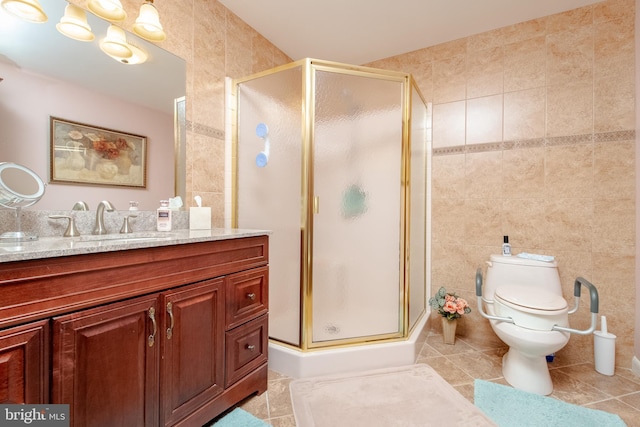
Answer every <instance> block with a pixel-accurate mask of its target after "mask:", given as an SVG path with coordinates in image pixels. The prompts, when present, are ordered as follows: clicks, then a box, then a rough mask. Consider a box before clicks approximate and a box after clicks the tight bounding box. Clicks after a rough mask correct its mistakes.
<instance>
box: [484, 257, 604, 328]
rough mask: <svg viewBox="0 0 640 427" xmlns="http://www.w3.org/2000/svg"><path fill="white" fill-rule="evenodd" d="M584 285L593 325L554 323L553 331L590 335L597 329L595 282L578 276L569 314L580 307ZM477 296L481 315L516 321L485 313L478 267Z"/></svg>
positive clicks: (596, 292)
mask: <svg viewBox="0 0 640 427" xmlns="http://www.w3.org/2000/svg"><path fill="white" fill-rule="evenodd" d="M582 286H585V287H586V288H588V289H589V298H590V305H589V310H590V311H591V326H590V327H589V328H588V329H584V330H580V329H573V328H565V327H563V326H559V325H554V326H553V327H552V328H551V330H553V331H563V332H570V333H572V334H579V335H589V334H591V333H593V331H595V329H596V323H597V322H598V306H599V298H598V290H597V289H596V287H595V286H593V284H591V283H590V282H589V281H588V280H586V279H584V278H582V277H578V278H577V279H576V281H575V282H574V284H573V295H574V297H575V306H574V307H573V308H572V309H571V310H570V311H569V312H568V313H569V314H573V313H575V312H576V311H578V307H580V289H581V288H582ZM476 297H477V299H478V311H479V312H480V315H481V316H482V317H484V318H486V319H489V320H497V321H499V322H507V323H514V321H513V319H512V318H511V317H503V316H492V315H490V314H487V313H485V311H484V307H483V304H482V269H481V268H480V267H478V270H477V271H476Z"/></svg>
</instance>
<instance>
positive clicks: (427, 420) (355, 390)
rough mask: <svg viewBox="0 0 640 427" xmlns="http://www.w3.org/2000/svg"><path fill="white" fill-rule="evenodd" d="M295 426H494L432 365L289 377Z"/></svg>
mask: <svg viewBox="0 0 640 427" xmlns="http://www.w3.org/2000/svg"><path fill="white" fill-rule="evenodd" d="M290 389H291V400H292V403H293V412H294V415H295V418H296V426H297V427H340V426H345V427H361V426H367V427H378V426H379V427H394V426H398V427H428V426H438V427H440V426H444V425H446V426H447V427H454V426H465V427H466V426H478V427H481V426H495V425H496V424H494V423H493V422H492V421H491V420H490V419H489V418H488V417H487V416H486V415H485V414H484V413H483V412H482V411H480V410H479V409H478V408H476V407H475V406H474V405H473V404H472V403H471V402H469V401H468V400H467V399H465V397H464V396H462V395H461V394H460V393H458V391H456V390H455V389H454V388H453V387H452V386H451V385H450V384H449V383H447V382H446V381H445V380H444V379H443V378H442V377H441V376H440V375H438V374H437V373H436V371H434V370H433V368H431V367H430V366H428V365H422V364H420V365H410V366H404V367H399V368H388V369H377V370H374V371H367V372H360V373H354V374H346V375H331V376H324V377H316V378H303V379H298V380H294V381H292V382H291V387H290Z"/></svg>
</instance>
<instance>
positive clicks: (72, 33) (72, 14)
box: [56, 3, 95, 42]
mask: <svg viewBox="0 0 640 427" xmlns="http://www.w3.org/2000/svg"><path fill="white" fill-rule="evenodd" d="M56 28H57V29H58V31H60V32H61V33H62V34H64V35H65V36H67V37H70V38H72V39H74V40H79V41H83V42H90V41H91V40H93V39H94V38H95V36H94V35H93V33H92V32H91V27H90V26H89V23H88V22H87V14H86V13H85V12H84V10H83V9H80V8H79V7H78V6H76V5H73V4H71V3H69V4H68V5H67V6H66V7H65V9H64V16H63V17H62V18H60V22H58V23H57V24H56Z"/></svg>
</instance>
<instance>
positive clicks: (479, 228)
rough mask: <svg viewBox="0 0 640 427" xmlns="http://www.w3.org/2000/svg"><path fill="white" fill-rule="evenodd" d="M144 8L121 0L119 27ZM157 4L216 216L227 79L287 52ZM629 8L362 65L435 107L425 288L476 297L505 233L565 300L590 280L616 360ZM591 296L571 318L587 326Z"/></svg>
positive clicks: (609, 6)
mask: <svg viewBox="0 0 640 427" xmlns="http://www.w3.org/2000/svg"><path fill="white" fill-rule="evenodd" d="M73 2H74V3H77V4H79V5H81V6H85V4H86V0H73ZM140 3H141V1H139V0H123V5H124V6H125V9H127V10H128V11H129V16H128V18H127V20H126V21H125V23H124V24H123V26H124V27H125V28H127V29H130V28H131V26H132V24H133V21H134V20H135V17H136V15H137V9H138V8H139V5H140ZM155 5H156V7H157V8H158V10H159V12H160V16H161V19H162V23H163V25H164V27H165V30H166V32H167V40H166V41H165V42H162V43H160V45H161V46H162V47H164V48H165V49H167V50H169V51H171V52H173V53H174V54H176V55H178V56H180V57H182V58H184V59H185V60H186V62H187V119H188V122H189V131H188V135H187V138H188V152H187V171H188V172H187V190H188V192H189V194H188V196H187V199H188V200H187V201H189V200H191V199H192V197H191V194H193V193H194V192H197V193H198V194H200V195H202V197H203V199H204V202H205V203H206V204H208V205H211V206H213V207H214V221H215V223H216V225H222V224H223V212H224V200H223V190H224V183H223V176H224V174H223V171H224V78H225V77H226V76H228V77H232V78H237V77H242V76H246V75H249V74H252V73H255V72H258V71H262V70H266V69H269V68H272V67H274V66H277V65H281V64H285V63H288V62H290V58H288V57H287V56H286V55H285V54H283V53H282V52H281V51H280V50H279V49H277V48H276V47H275V46H273V45H272V44H271V43H270V42H269V41H268V40H266V39H265V38H264V37H262V36H261V35H260V34H258V33H257V32H256V31H255V30H253V29H252V28H251V27H249V26H248V25H247V24H246V23H244V22H242V21H241V20H240V19H238V18H237V17H236V16H235V15H234V14H232V13H231V12H230V11H228V10H227V9H226V8H225V7H223V6H222V5H221V4H220V3H218V2H217V1H214V0H179V1H177V0H156V1H155ZM634 14H635V4H634V0H608V1H605V2H603V3H598V4H595V5H593V6H589V7H585V8H581V9H576V10H573V11H569V12H566V13H562V14H558V15H554V16H550V17H546V18H542V19H537V20H533V21H529V22H525V23H521V24H517V25H513V26H511V27H506V28H501V29H497V30H494V31H490V32H487V33H483V34H478V35H475V36H471V37H468V38H465V39H461V40H455V41H452V42H449V43H445V44H442V45H438V46H433V47H429V48H425V49H422V50H418V51H415V52H410V53H407V54H404V55H400V56H397V57H393V58H388V59H385V60H381V61H376V62H375V63H372V64H368V65H371V66H375V67H379V68H385V69H393V70H399V71H403V72H410V73H412V74H413V75H414V77H415V78H416V81H417V82H418V85H419V87H420V89H421V91H422V92H423V94H424V96H425V97H426V98H427V99H428V100H429V101H430V102H433V115H434V116H433V123H434V125H433V143H434V159H433V171H432V177H433V183H432V184H433V191H432V195H431V196H432V198H433V230H432V236H431V238H432V244H433V270H432V273H431V274H432V282H433V287H436V288H437V287H439V286H441V285H444V286H446V287H447V288H448V289H452V290H456V291H458V292H459V293H460V294H461V295H463V296H464V297H467V298H468V299H469V300H471V302H472V303H474V292H473V283H474V282H473V277H474V273H475V269H476V268H477V266H479V265H482V263H483V261H484V260H486V259H487V258H488V256H489V254H491V253H497V252H499V250H500V244H501V243H502V236H503V235H505V234H508V235H509V236H510V240H511V242H512V245H513V250H514V252H516V253H517V252H520V251H528V252H538V253H549V254H553V255H555V256H556V257H557V258H558V262H559V264H560V272H561V277H562V281H563V287H564V292H565V295H566V296H567V297H568V298H570V297H571V295H572V294H573V292H572V286H573V281H574V279H575V277H577V276H584V277H585V278H587V279H589V280H591V281H592V282H593V283H594V284H595V285H596V286H597V287H598V289H599V291H600V295H601V298H600V300H601V305H600V308H601V313H602V314H604V315H606V316H607V318H608V322H609V328H610V330H611V331H612V332H613V333H615V334H617V335H618V341H617V362H618V363H619V364H622V365H624V366H629V365H630V361H631V357H632V354H633V333H634V317H635V313H634V302H635V276H634V263H635V256H634V254H635V235H634V233H635V196H634V192H635V157H634V153H635V143H634V140H635V133H634V132H635V131H634V129H635V121H634V114H635V113H634V103H635V85H634V64H635V54H634V49H635V48H634ZM425 31H428V29H425ZM325 59H328V60H330V59H331V58H325ZM583 299H584V298H583ZM621 301H622V304H621V303H620V302H621ZM587 306H588V303H587V300H586V299H584V303H583V305H582V307H581V309H580V311H579V313H577V314H576V315H574V319H575V320H573V324H574V325H575V326H578V327H586V324H587V323H588V317H589V316H588V308H587ZM575 316H577V319H576V318H575ZM461 329H462V330H461V333H462V334H465V335H467V337H468V338H470V339H472V340H474V341H476V342H477V344H478V345H481V344H482V343H484V342H490V341H492V340H495V339H496V338H495V337H494V335H493V333H492V332H491V331H490V328H489V327H488V325H487V322H486V321H485V320H484V319H482V318H480V316H479V315H478V314H477V312H476V310H474V312H473V313H472V314H471V315H470V316H468V317H467V318H466V319H465V321H464V323H463V327H462V328H461ZM591 344H592V338H591V337H590V336H588V337H581V336H575V335H574V336H573V337H572V339H571V341H570V343H569V345H568V346H567V347H566V348H565V349H564V350H563V351H562V352H560V354H559V355H558V360H559V361H560V362H564V363H574V362H579V361H584V360H587V361H588V360H591V358H592V350H591Z"/></svg>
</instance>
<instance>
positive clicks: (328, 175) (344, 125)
mask: <svg viewBox="0 0 640 427" xmlns="http://www.w3.org/2000/svg"><path fill="white" fill-rule="evenodd" d="M403 85H404V83H403V81H399V80H397V79H396V80H392V79H385V78H374V77H372V76H368V75H367V74H351V73H348V72H345V73H341V72H333V71H322V70H316V72H315V105H314V115H315V118H314V123H313V126H314V137H313V143H312V145H313V197H314V205H315V209H314V212H315V213H314V215H313V267H312V269H313V272H312V275H311V277H312V284H311V287H312V292H311V294H312V315H313V321H312V322H311V323H312V339H311V341H312V343H315V344H316V345H322V344H321V343H323V342H327V341H335V340H346V341H349V340H353V341H363V340H364V339H367V337H373V336H375V337H388V336H394V335H396V334H401V333H402V322H401V319H402V316H401V314H402V311H401V301H402V295H403V293H402V285H401V278H402V275H401V266H402V252H401V247H402V243H401V229H402V228H401V227H402V215H403V210H402V205H403V200H402V149H403V147H402V141H403V138H402V137H403V135H402V123H403V114H402V112H403ZM318 343H320V344H318Z"/></svg>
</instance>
